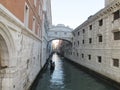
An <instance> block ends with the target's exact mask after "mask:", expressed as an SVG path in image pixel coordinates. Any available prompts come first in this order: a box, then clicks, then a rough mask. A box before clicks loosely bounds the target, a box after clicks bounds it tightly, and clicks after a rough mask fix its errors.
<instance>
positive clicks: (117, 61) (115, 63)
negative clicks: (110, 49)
mask: <svg viewBox="0 0 120 90" xmlns="http://www.w3.org/2000/svg"><path fill="white" fill-rule="evenodd" d="M113 66H115V67H119V59H113Z"/></svg>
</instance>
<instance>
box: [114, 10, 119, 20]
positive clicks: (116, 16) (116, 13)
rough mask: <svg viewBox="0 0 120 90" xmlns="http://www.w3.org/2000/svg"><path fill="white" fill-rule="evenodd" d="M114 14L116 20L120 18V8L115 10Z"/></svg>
mask: <svg viewBox="0 0 120 90" xmlns="http://www.w3.org/2000/svg"><path fill="white" fill-rule="evenodd" d="M113 15H114V20H116V19H118V18H120V10H117V11H116V12H114V13H113Z"/></svg>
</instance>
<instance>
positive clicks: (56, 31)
mask: <svg viewBox="0 0 120 90" xmlns="http://www.w3.org/2000/svg"><path fill="white" fill-rule="evenodd" d="M72 31H73V29H71V28H69V27H65V26H64V25H63V24H58V25H57V26H53V27H52V28H50V30H49V31H48V42H49V41H52V40H55V39H61V40H66V41H69V42H71V40H72Z"/></svg>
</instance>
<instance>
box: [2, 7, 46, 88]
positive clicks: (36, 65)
mask: <svg viewBox="0 0 120 90" xmlns="http://www.w3.org/2000/svg"><path fill="white" fill-rule="evenodd" d="M0 30H1V31H0V35H1V36H2V37H3V38H4V40H5V42H6V44H7V46H6V48H7V49H8V54H9V57H8V59H6V62H8V63H6V65H7V68H5V69H1V70H0V72H1V73H0V80H1V82H0V84H2V89H1V88H0V90H27V89H28V88H29V86H30V85H31V83H32V82H33V80H34V79H35V78H36V76H37V74H38V73H39V71H40V69H41V68H42V67H41V63H42V62H41V61H44V60H41V53H42V52H41V51H42V49H41V45H42V41H41V39H40V38H39V37H38V36H36V35H35V34H33V32H31V30H29V29H28V28H25V27H24V25H23V23H21V22H20V21H19V20H18V19H17V18H16V17H15V16H14V15H12V14H11V13H10V12H9V11H8V10H7V9H5V8H4V7H3V6H2V5H0ZM7 36H9V37H7ZM7 39H8V40H7ZM9 42H10V44H9ZM0 43H2V41H0ZM3 49H4V48H3ZM0 53H2V52H0ZM1 61H2V62H5V60H1ZM42 66H43V65H42Z"/></svg>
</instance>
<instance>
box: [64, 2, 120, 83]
mask: <svg viewBox="0 0 120 90" xmlns="http://www.w3.org/2000/svg"><path fill="white" fill-rule="evenodd" d="M117 10H120V1H119V0H117V1H116V2H114V3H112V4H111V5H109V6H107V7H105V8H104V9H102V10H101V11H99V12H98V13H97V14H95V15H93V16H92V17H90V18H89V19H88V20H87V21H86V22H84V23H83V24H82V25H80V26H79V27H77V28H76V29H75V30H74V31H73V33H74V34H75V37H74V38H73V48H72V55H71V54H69V53H68V52H67V51H66V54H65V56H66V57H67V58H69V59H71V60H73V61H74V62H76V63H79V64H81V65H83V66H85V67H87V68H90V69H91V70H94V71H96V72H98V73H100V74H102V75H104V76H106V77H108V78H111V79H112V80H115V81H116V82H118V83H120V40H114V36H113V31H114V30H118V31H119V30H120V18H119V19H117V20H113V13H114V12H115V11H117ZM100 19H103V25H102V26H99V23H98V21H99V20H100ZM90 25H92V30H89V26H90ZM83 29H85V33H84V34H83ZM78 32H80V35H78ZM100 34H101V35H102V36H103V41H102V42H98V35H100ZM89 38H92V43H91V44H90V43H89ZM83 39H84V44H82V40H83ZM78 41H79V45H78V43H77V42H78ZM74 42H75V43H76V44H75V45H74ZM77 53H78V54H79V55H78V56H77ZM82 54H84V58H82ZM89 54H90V55H91V60H89V59H88V55H89ZM98 56H101V57H102V61H101V63H99V62H98ZM113 58H115V59H119V67H115V66H113Z"/></svg>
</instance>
